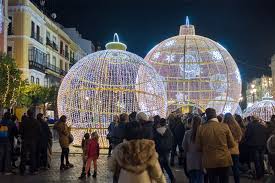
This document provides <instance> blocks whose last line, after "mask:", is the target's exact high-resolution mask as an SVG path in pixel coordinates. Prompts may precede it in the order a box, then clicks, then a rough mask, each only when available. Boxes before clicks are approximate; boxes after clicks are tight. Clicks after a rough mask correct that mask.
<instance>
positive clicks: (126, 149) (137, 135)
mask: <svg viewBox="0 0 275 183" xmlns="http://www.w3.org/2000/svg"><path fill="white" fill-rule="evenodd" d="M143 131H144V129H143V128H142V126H141V124H140V123H139V122H131V123H127V124H126V130H125V132H126V133H125V138H126V141H124V142H123V143H121V144H119V145H118V146H117V147H116V148H115V149H114V151H113V155H112V157H111V158H110V159H109V161H108V166H109V169H110V170H111V171H112V172H114V175H115V176H114V182H118V183H125V182H131V183H145V182H154V181H155V182H157V183H165V182H166V180H165V176H164V174H163V172H162V171H161V167H160V164H159V161H158V154H157V152H156V149H155V143H154V141H152V140H149V139H143V135H142V133H143Z"/></svg>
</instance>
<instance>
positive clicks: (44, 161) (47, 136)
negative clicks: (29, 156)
mask: <svg viewBox="0 0 275 183" xmlns="http://www.w3.org/2000/svg"><path fill="white" fill-rule="evenodd" d="M37 120H38V121H39V123H40V139H39V144H38V145H39V148H38V149H39V152H38V161H39V165H40V167H41V168H43V169H48V153H47V151H48V142H49V140H51V139H52V132H51V131H50V128H49V126H48V123H47V122H46V121H45V120H44V119H43V114H41V113H39V114H37Z"/></svg>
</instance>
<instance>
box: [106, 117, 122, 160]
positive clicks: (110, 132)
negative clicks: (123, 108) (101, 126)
mask: <svg viewBox="0 0 275 183" xmlns="http://www.w3.org/2000/svg"><path fill="white" fill-rule="evenodd" d="M118 121H119V116H118V115H115V116H114V120H113V121H112V122H111V123H110V125H109V127H108V134H107V139H108V141H109V148H108V157H110V156H111V153H112V143H113V142H112V140H113V136H114V135H113V133H114V129H115V127H116V125H117V124H118Z"/></svg>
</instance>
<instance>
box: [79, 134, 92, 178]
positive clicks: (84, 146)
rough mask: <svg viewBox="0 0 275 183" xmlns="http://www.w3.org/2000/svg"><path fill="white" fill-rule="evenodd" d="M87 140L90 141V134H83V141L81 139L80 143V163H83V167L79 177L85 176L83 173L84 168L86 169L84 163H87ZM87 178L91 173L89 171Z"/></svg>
mask: <svg viewBox="0 0 275 183" xmlns="http://www.w3.org/2000/svg"><path fill="white" fill-rule="evenodd" d="M89 140H90V134H89V133H85V135H84V137H83V139H82V142H81V148H82V151H83V153H82V161H83V165H82V173H81V176H80V177H82V176H85V175H86V173H85V167H86V163H87V147H88V143H89ZM87 175H88V177H90V176H91V172H90V170H89V171H88V174H87Z"/></svg>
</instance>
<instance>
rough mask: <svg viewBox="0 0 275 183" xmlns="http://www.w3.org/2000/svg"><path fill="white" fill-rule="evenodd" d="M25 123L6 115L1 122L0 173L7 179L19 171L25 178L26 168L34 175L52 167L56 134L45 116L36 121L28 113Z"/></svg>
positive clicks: (40, 115) (24, 118)
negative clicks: (52, 151) (54, 134)
mask: <svg viewBox="0 0 275 183" xmlns="http://www.w3.org/2000/svg"><path fill="white" fill-rule="evenodd" d="M21 121H22V122H20V123H19V122H18V119H17V117H16V116H15V115H11V113H10V112H6V113H5V114H4V116H3V118H2V120H1V122H0V171H1V172H3V173H4V174H5V175H10V174H14V173H15V171H14V170H15V169H16V168H19V171H20V174H21V175H24V174H25V172H26V165H29V173H30V174H32V175H35V174H37V172H38V170H41V169H43V170H47V169H49V168H50V166H51V147H52V133H51V131H50V129H49V126H48V123H47V122H46V121H45V120H44V118H43V114H41V113H39V114H37V116H36V118H35V117H34V113H33V111H32V110H28V111H27V114H24V115H23V116H22V119H21ZM19 160H20V162H19ZM18 162H19V163H18ZM18 164H19V166H18Z"/></svg>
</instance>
